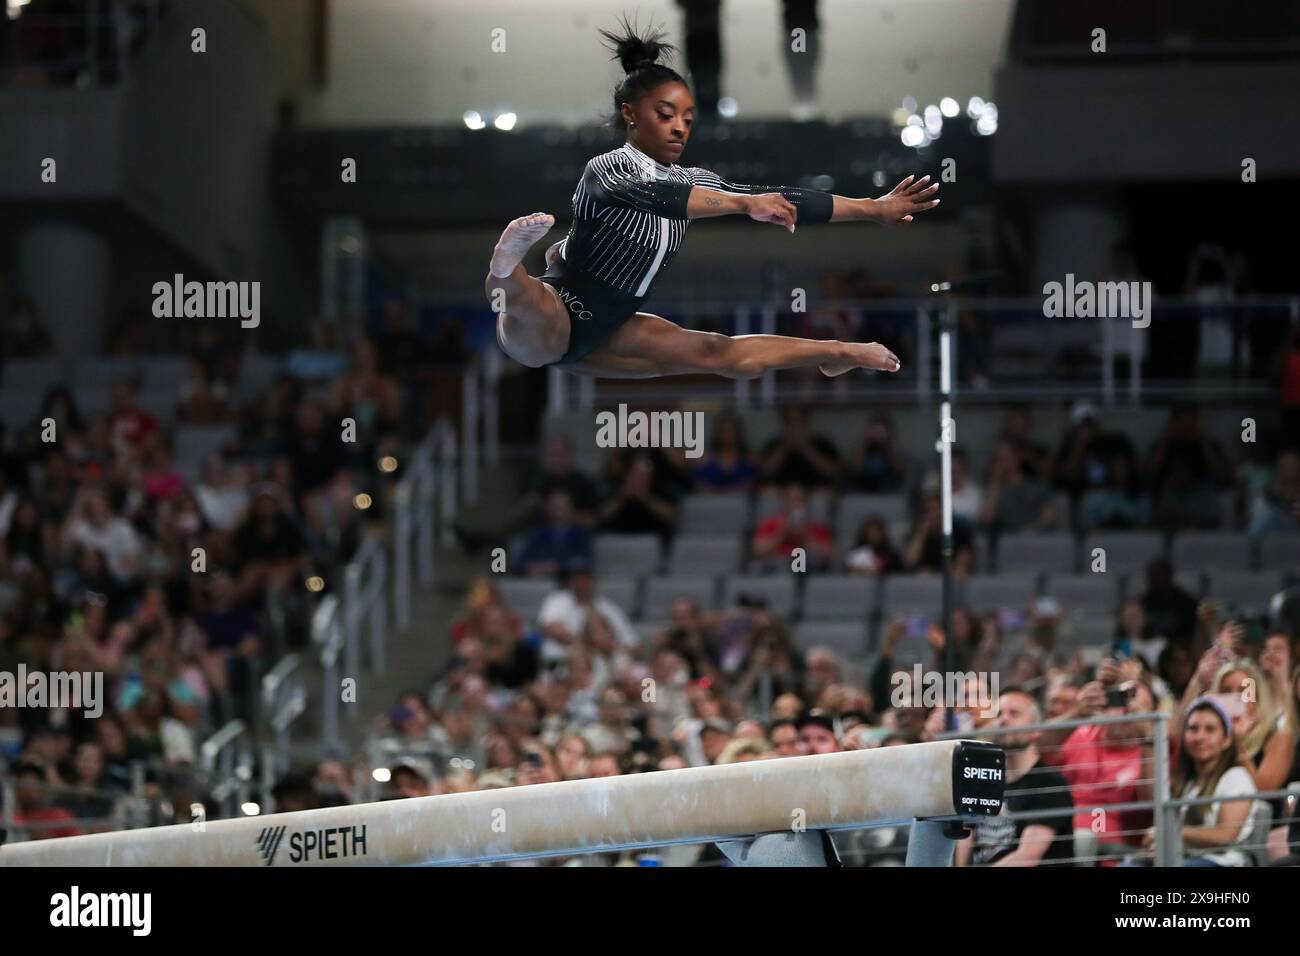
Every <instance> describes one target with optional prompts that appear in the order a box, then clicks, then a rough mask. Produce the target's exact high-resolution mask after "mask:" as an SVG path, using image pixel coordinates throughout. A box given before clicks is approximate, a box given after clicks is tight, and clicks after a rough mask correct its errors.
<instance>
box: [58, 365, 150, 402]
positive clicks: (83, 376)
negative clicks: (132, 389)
mask: <svg viewBox="0 0 1300 956" xmlns="http://www.w3.org/2000/svg"><path fill="white" fill-rule="evenodd" d="M141 377H142V368H141V365H140V360H139V359H133V358H97V357H95V358H83V359H77V360H76V361H75V362H74V363H73V366H72V380H73V382H75V383H76V386H77V389H78V392H77V394H78V396H80V394H81V392H80V390H81V389H82V388H87V387H89V388H107V389H111V388H112V387H113V385H114V384H116V383H117V382H120V381H123V380H132V381H138V380H139V379H140V378H141Z"/></svg>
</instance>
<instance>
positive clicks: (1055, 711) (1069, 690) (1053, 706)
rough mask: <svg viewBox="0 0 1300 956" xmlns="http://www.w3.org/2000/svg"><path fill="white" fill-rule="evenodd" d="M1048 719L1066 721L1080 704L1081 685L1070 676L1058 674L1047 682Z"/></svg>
mask: <svg viewBox="0 0 1300 956" xmlns="http://www.w3.org/2000/svg"><path fill="white" fill-rule="evenodd" d="M1045 697H1046V699H1047V719H1048V720H1065V719H1067V718H1066V716H1065V715H1066V714H1068V713H1070V712H1071V711H1073V710H1074V708H1075V705H1076V704H1077V703H1078V702H1079V683H1078V681H1077V680H1076V679H1075V678H1073V677H1071V676H1070V675H1068V674H1057V675H1056V676H1054V677H1053V678H1052V679H1051V680H1049V681H1048V682H1047V693H1046V694H1045Z"/></svg>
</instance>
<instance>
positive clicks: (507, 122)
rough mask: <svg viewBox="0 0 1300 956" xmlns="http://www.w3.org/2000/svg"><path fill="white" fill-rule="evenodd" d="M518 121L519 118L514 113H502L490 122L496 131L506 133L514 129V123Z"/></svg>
mask: <svg viewBox="0 0 1300 956" xmlns="http://www.w3.org/2000/svg"><path fill="white" fill-rule="evenodd" d="M518 119H519V117H518V116H516V115H515V114H514V113H502V114H501V115H499V116H498V117H497V118H496V119H494V120H493V121H492V125H493V126H495V127H496V128H497V129H499V130H504V131H506V132H507V133H508V132H510V130H512V129H514V128H515V123H516V122H517V121H518Z"/></svg>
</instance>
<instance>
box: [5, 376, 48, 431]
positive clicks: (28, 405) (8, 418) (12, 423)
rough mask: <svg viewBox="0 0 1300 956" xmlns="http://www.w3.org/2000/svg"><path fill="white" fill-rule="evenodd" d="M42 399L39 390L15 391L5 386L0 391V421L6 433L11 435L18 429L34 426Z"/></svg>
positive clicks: (42, 396)
mask: <svg viewBox="0 0 1300 956" xmlns="http://www.w3.org/2000/svg"><path fill="white" fill-rule="evenodd" d="M44 399H45V395H44V393H43V392H41V391H39V390H36V389H31V390H26V389H24V390H22V391H15V390H14V389H12V388H10V387H9V386H8V385H6V386H5V388H4V390H3V391H0V421H2V422H4V424H5V428H6V430H7V431H8V433H9V434H10V435H13V434H14V433H15V432H17V431H18V430H19V429H21V428H26V427H27V426H28V425H31V424H34V423H35V422H36V416H37V414H39V412H40V410H41V402H42V401H43V400H44Z"/></svg>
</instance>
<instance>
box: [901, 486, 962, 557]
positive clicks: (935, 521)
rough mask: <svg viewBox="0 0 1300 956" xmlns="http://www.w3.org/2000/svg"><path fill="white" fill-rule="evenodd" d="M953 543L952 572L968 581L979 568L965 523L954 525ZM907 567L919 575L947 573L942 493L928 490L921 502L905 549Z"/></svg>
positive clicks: (957, 522) (954, 522) (904, 555)
mask: <svg viewBox="0 0 1300 956" xmlns="http://www.w3.org/2000/svg"><path fill="white" fill-rule="evenodd" d="M952 542H953V555H952V571H953V574H954V576H956V577H957V578H964V577H966V576H967V575H968V574H969V573H970V572H971V571H972V570H974V567H975V541H974V538H973V536H972V534H971V531H970V528H969V526H968V525H966V523H965V522H959V521H956V520H954V521H953V525H952ZM903 567H904V568H905V569H907V570H908V571H915V572H931V573H938V572H941V571H942V570H943V501H942V498H941V496H940V494H939V492H938V490H928V491H926V492H925V493H924V494H923V496H922V498H921V507H920V509H919V511H918V512H917V516H916V521H915V523H914V524H913V525H912V530H911V531H910V532H909V533H908V536H907V545H906V547H904V548H903Z"/></svg>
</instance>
